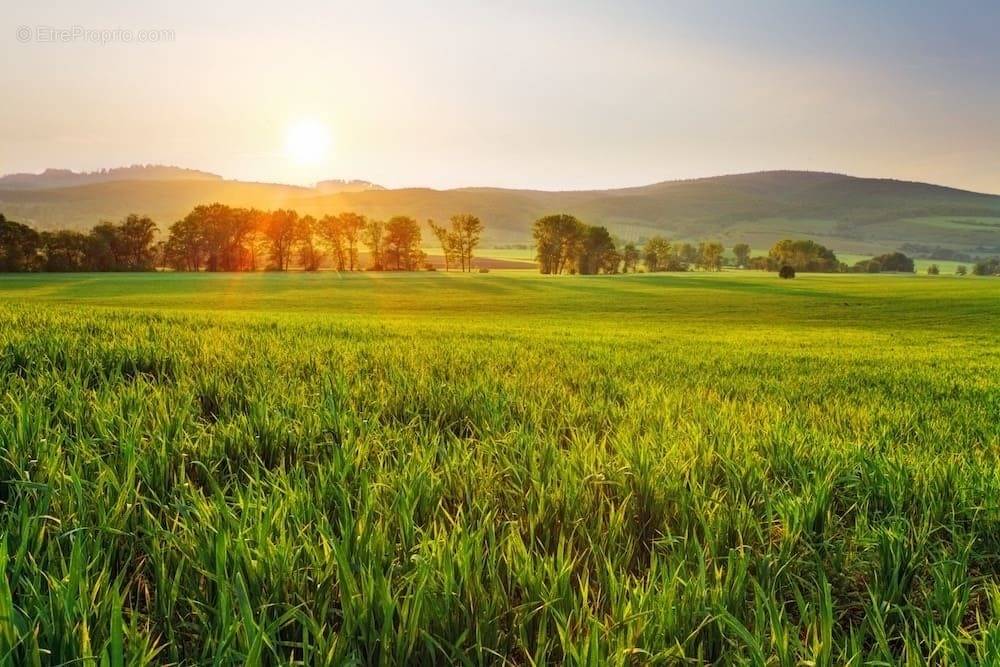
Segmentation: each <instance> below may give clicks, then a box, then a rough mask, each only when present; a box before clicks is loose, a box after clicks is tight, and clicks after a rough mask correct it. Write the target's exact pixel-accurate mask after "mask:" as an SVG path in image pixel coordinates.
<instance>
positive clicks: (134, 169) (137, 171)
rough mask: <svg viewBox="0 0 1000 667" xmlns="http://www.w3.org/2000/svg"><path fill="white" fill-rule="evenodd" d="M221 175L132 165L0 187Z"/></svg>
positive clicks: (53, 172) (53, 174)
mask: <svg viewBox="0 0 1000 667" xmlns="http://www.w3.org/2000/svg"><path fill="white" fill-rule="evenodd" d="M221 180H222V176H219V175H218V174H211V173H209V172H207V171H199V170H197V169H184V168H181V167H171V166H166V165H160V164H136V165H132V166H130V167H114V168H112V169H100V170H98V171H82V172H76V171H72V170H70V169H46V170H45V171H43V172H42V173H40V174H26V173H22V174H7V175H5V176H0V188H18V187H28V188H60V187H72V186H74V185H88V184H90V183H107V182H109V181H221Z"/></svg>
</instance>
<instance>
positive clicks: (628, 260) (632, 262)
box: [622, 242, 639, 273]
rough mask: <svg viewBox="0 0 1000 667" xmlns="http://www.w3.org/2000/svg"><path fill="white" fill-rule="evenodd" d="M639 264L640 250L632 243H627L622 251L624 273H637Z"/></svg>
mask: <svg viewBox="0 0 1000 667" xmlns="http://www.w3.org/2000/svg"><path fill="white" fill-rule="evenodd" d="M638 263H639V249H638V248H636V247H635V244H634V243H632V242H629V243H626V244H625V247H624V248H623V249H622V273H628V272H629V271H631V272H632V273H635V270H636V265H637V264H638Z"/></svg>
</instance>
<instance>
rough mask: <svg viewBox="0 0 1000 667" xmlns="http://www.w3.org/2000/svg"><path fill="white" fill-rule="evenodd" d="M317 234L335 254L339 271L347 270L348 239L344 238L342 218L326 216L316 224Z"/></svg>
mask: <svg viewBox="0 0 1000 667" xmlns="http://www.w3.org/2000/svg"><path fill="white" fill-rule="evenodd" d="M316 232H317V233H318V234H319V236H320V237H321V238H322V239H323V240H324V241H326V245H327V247H328V248H330V252H332V253H333V261H334V265H335V266H336V267H337V270H338V271H343V270H344V269H346V268H347V264H348V258H347V239H346V238H344V225H343V221H342V220H341V219H340V216H335V215H325V216H323V218H322V219H320V220H319V221H318V223H317V224H316Z"/></svg>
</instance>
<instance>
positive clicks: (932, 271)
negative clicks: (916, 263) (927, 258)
mask: <svg viewBox="0 0 1000 667" xmlns="http://www.w3.org/2000/svg"><path fill="white" fill-rule="evenodd" d="M940 273H941V269H940V268H939V267H938V265H937V264H931V265H930V266H928V267H927V275H929V276H936V275H939V274H940Z"/></svg>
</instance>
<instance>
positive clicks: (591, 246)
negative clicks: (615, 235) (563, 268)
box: [577, 227, 619, 275]
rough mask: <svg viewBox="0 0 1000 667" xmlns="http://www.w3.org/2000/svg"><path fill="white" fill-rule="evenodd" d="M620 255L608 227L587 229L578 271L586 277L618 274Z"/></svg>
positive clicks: (578, 261)
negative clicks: (596, 274)
mask: <svg viewBox="0 0 1000 667" xmlns="http://www.w3.org/2000/svg"><path fill="white" fill-rule="evenodd" d="M618 261H619V255H618V253H617V251H616V250H615V242H614V241H613V240H612V238H611V234H610V233H609V232H608V230H607V228H606V227H587V228H586V230H585V231H584V233H583V240H582V244H581V251H580V254H579V256H578V257H577V271H578V272H579V273H581V274H584V275H589V274H595V273H599V272H601V271H603V272H604V273H618Z"/></svg>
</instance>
